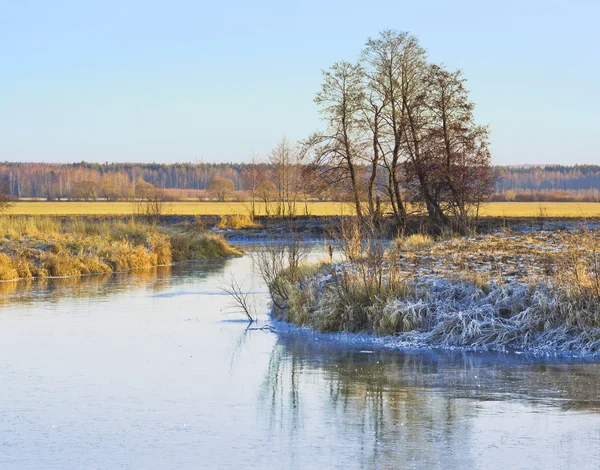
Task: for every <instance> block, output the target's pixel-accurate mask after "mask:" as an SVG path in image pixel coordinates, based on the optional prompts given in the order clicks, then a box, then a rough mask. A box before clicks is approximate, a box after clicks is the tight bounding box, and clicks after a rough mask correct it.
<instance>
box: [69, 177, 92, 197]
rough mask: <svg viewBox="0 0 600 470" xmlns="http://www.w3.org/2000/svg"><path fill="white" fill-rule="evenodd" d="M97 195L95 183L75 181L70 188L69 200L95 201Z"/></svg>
mask: <svg viewBox="0 0 600 470" xmlns="http://www.w3.org/2000/svg"><path fill="white" fill-rule="evenodd" d="M97 193H98V184H97V183H96V182H95V181H90V180H85V181H76V182H75V183H73V185H72V186H71V198H72V199H81V200H84V201H95V200H96V197H97Z"/></svg>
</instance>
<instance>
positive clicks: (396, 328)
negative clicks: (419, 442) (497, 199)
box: [271, 230, 600, 354]
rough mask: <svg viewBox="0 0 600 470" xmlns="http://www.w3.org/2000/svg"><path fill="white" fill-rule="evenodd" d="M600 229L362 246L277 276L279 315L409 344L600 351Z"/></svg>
mask: <svg viewBox="0 0 600 470" xmlns="http://www.w3.org/2000/svg"><path fill="white" fill-rule="evenodd" d="M599 246H600V236H599V234H598V232H597V231H589V230H585V231H568V232H539V233H531V234H523V233H521V234H518V233H507V234H500V235H480V236H477V237H470V238H453V239H449V240H443V241H434V240H432V239H431V238H429V237H426V236H420V235H416V236H412V237H408V238H406V239H401V240H398V241H397V243H396V244H395V245H394V246H393V247H391V248H382V247H380V246H377V244H376V243H375V244H373V243H368V244H363V246H362V248H360V250H362V251H361V252H360V253H354V254H351V253H346V255H350V256H346V259H347V261H345V262H341V263H327V262H323V263H320V264H317V265H314V264H313V265H298V266H297V267H295V268H287V269H285V270H282V271H281V272H279V273H278V275H277V276H276V277H275V278H274V279H272V280H271V295H272V298H273V304H274V306H273V315H274V317H275V318H276V319H278V320H283V321H286V322H290V323H292V324H295V325H300V326H306V327H309V328H311V329H314V330H316V331H321V332H349V333H372V334H376V335H381V336H392V337H394V339H395V341H396V342H397V344H399V345H403V346H407V347H445V348H477V349H488V350H518V351H526V350H527V351H529V350H539V351H567V352H577V353H592V354H597V353H600V256H599V252H600V250H599V249H598V247H599Z"/></svg>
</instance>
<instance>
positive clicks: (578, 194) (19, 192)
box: [0, 162, 600, 201]
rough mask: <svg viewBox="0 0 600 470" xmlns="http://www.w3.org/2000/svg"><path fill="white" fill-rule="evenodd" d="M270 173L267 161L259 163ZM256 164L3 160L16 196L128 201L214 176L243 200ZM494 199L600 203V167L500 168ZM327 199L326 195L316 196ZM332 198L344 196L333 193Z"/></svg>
mask: <svg viewBox="0 0 600 470" xmlns="http://www.w3.org/2000/svg"><path fill="white" fill-rule="evenodd" d="M257 167H258V168H257V171H258V173H261V172H263V173H268V172H269V171H270V167H269V165H267V164H258V165H257ZM252 168H253V167H252V165H251V164H247V163H198V164H195V163H175V164H155V163H150V164H137V163H136V164H129V163H105V164H98V163H86V162H81V163H69V164H49V163H17V162H4V163H0V181H1V182H2V183H3V185H4V188H5V191H6V192H8V194H9V195H10V196H12V197H14V198H43V199H49V200H52V199H82V198H85V199H87V198H88V195H91V196H92V197H91V199H96V198H98V199H111V200H118V199H127V198H128V197H131V195H132V194H135V186H136V184H138V183H139V182H140V181H145V182H146V183H150V184H152V185H153V186H156V187H160V188H164V189H165V190H166V191H167V194H169V195H171V196H172V197H174V198H205V197H209V195H208V194H207V192H206V189H207V186H210V184H209V182H210V181H211V180H212V179H214V178H215V177H218V178H225V179H228V180H231V181H233V186H234V188H235V192H234V193H232V195H231V197H232V198H233V199H235V198H243V197H244V192H247V191H249V190H250V189H251V187H250V186H251V182H250V177H249V175H251V174H252V173H255V172H256V170H255V171H254V172H253V171H252ZM495 170H496V172H497V174H498V181H497V183H496V193H495V195H494V196H493V199H494V200H501V201H563V200H564V201H572V200H579V201H600V165H575V166H562V165H547V166H526V167H508V166H499V167H495ZM312 196H313V197H315V198H323V195H322V194H313V195H312ZM326 197H327V198H342V197H343V196H342V195H336V194H328V195H327V196H326Z"/></svg>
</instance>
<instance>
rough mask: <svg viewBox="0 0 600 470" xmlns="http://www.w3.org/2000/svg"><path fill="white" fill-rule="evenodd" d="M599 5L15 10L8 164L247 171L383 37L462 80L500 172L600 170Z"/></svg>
mask: <svg viewBox="0 0 600 470" xmlns="http://www.w3.org/2000/svg"><path fill="white" fill-rule="evenodd" d="M598 18H600V1H599V0H594V1H591V0H588V1H582V0H573V1H553V0H530V1H528V0H521V1H514V0H504V1H496V0H490V1H482V0H477V1H471V0H468V1H467V0H461V1H454V2H452V1H448V0H430V1H428V2H416V1H411V2H407V1H403V0H392V1H366V0H363V1H361V2H356V1H353V0H346V1H337V0H333V1H331V0H319V1H313V0H309V1H296V2H286V1H283V0H280V1H260V0H255V1H252V2H249V1H239V0H231V1H229V2H216V1H210V2H205V1H198V0H197V1H192V0H169V1H166V0H165V1H153V0H118V1H117V0H103V1H96V0H86V1H81V0H79V1H66V0H53V1H47V0H44V1H39V0H37V1H34V0H0V161H4V160H8V161H38V162H75V161H82V160H85V161H93V162H106V161H108V162H113V161H119V162H164V163H171V162H189V161H191V162H194V161H204V162H213V161H214V162H229V161H233V162H239V161H245V160H248V159H249V158H250V156H251V155H252V154H253V153H254V154H256V155H257V156H258V157H259V158H260V157H263V158H264V157H265V156H266V155H267V154H268V152H269V151H270V149H271V148H273V147H274V146H275V145H276V143H277V142H278V141H279V140H280V139H281V138H282V137H283V136H286V137H287V138H288V139H289V140H291V141H297V140H300V139H303V138H304V137H306V136H307V135H308V134H310V133H311V132H312V131H314V130H316V129H318V128H319V127H321V126H322V123H321V121H320V119H319V114H318V110H317V107H316V105H315V104H314V102H313V98H314V95H315V93H316V92H317V91H318V89H319V86H320V83H321V71H322V70H323V69H326V68H328V67H329V66H330V65H331V64H332V63H334V62H335V61H339V60H349V61H354V60H356V58H357V57H358V55H359V53H360V51H361V50H362V49H363V47H364V43H365V41H366V40H367V39H368V38H369V37H374V36H376V35H377V34H378V32H379V31H381V30H383V29H397V30H403V31H409V32H411V33H412V34H414V35H415V36H417V37H418V38H419V41H420V42H421V44H422V45H423V46H424V47H425V48H426V49H427V50H428V53H429V57H430V59H431V60H432V61H435V62H442V63H444V64H445V65H446V66H447V67H448V68H450V69H457V68H460V69H462V70H463V72H464V75H465V77H466V78H467V79H468V82H467V86H468V88H469V89H470V90H471V98H472V99H473V100H474V101H475V102H476V103H477V107H476V111H475V113H476V118H477V121H478V122H479V123H481V124H488V125H489V126H490V128H491V133H492V134H491V142H492V146H491V150H492V155H493V162H494V163H495V164H507V165H515V164H543V163H561V164H576V163H580V164H582V163H597V164H600V150H599V142H600V111H599V110H600V91H599V90H598V79H599V77H600V28H598V25H597V21H598Z"/></svg>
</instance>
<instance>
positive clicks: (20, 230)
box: [0, 216, 240, 281]
mask: <svg viewBox="0 0 600 470" xmlns="http://www.w3.org/2000/svg"><path fill="white" fill-rule="evenodd" d="M0 240H1V243H0V280H2V281H8V280H15V279H31V278H43V277H48V276H53V277H67V276H79V275H83V274H100V273H112V272H116V271H123V270H127V269H134V268H146V267H152V266H159V265H166V264H170V263H172V262H177V261H187V260H202V259H214V258H221V257H226V256H234V255H239V254H240V251H239V250H237V249H236V248H234V247H232V246H231V245H230V244H229V243H228V242H227V241H226V240H225V239H224V238H223V237H222V236H221V235H219V234H215V233H212V232H209V231H206V230H203V229H202V228H199V227H197V226H194V225H193V224H187V225H180V226H178V227H170V228H164V227H158V226H153V225H149V224H145V223H141V222H134V221H128V222H125V221H106V220H104V221H102V220H101V221H89V220H83V219H78V218H70V219H68V220H60V219H57V218H51V217H27V216H4V217H2V218H1V219H0Z"/></svg>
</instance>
